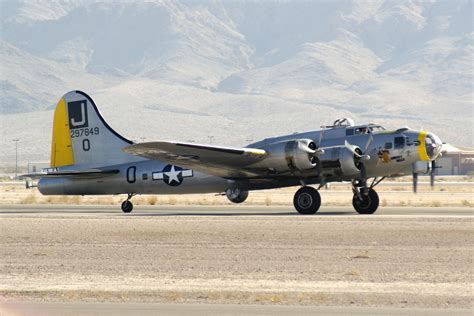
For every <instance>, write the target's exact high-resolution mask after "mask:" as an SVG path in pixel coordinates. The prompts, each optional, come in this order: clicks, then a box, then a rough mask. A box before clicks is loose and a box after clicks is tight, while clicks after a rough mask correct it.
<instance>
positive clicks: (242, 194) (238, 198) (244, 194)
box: [226, 189, 249, 204]
mask: <svg viewBox="0 0 474 316" xmlns="http://www.w3.org/2000/svg"><path fill="white" fill-rule="evenodd" d="M232 193H234V192H233V191H227V192H226V195H227V198H228V199H229V201H231V202H232V203H236V204H239V203H242V202H245V200H247V198H248V196H249V191H241V190H240V189H239V190H238V194H237V195H234V194H232Z"/></svg>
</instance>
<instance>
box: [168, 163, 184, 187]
mask: <svg viewBox="0 0 474 316" xmlns="http://www.w3.org/2000/svg"><path fill="white" fill-rule="evenodd" d="M180 173H181V170H180V171H176V169H175V168H174V165H173V166H171V170H170V171H168V172H165V174H166V175H167V176H168V183H171V182H173V181H175V182H177V183H179V178H178V176H179V174H180Z"/></svg>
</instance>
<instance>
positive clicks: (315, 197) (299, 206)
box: [293, 187, 321, 215]
mask: <svg viewBox="0 0 474 316" xmlns="http://www.w3.org/2000/svg"><path fill="white" fill-rule="evenodd" d="M293 204H294V206H295V208H296V210H297V211H298V213H300V214H304V215H312V214H315V213H316V212H317V211H318V210H319V207H320V206H321V195H319V192H318V190H316V189H315V188H313V187H302V188H301V189H299V190H298V191H296V193H295V197H294V198H293Z"/></svg>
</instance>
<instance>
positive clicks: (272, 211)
mask: <svg viewBox="0 0 474 316" xmlns="http://www.w3.org/2000/svg"><path fill="white" fill-rule="evenodd" d="M21 214H23V215H27V214H29V215H34V214H38V216H51V215H54V214H59V215H61V216H87V215H91V214H97V215H100V216H111V215H112V216H114V215H117V216H217V217H219V216H297V217H300V216H302V215H300V214H298V213H297V212H296V210H295V209H294V208H293V207H291V206H248V205H245V204H243V205H232V206H227V205H224V206H222V205H219V206H214V205H205V206H204V205H198V206H196V205H192V206H188V205H159V206H157V205H153V206H150V205H147V206H144V205H139V206H135V207H134V210H133V212H132V213H130V214H124V213H122V211H121V210H120V205H116V206H114V205H93V206H91V205H46V204H38V205H22V204H12V205H0V216H8V215H11V216H19V215H21ZM385 215H405V216H443V217H446V216H467V217H471V216H474V209H473V208H469V207H380V208H379V209H378V210H377V212H376V213H375V214H373V215H367V216H365V215H359V214H357V212H356V211H355V210H354V209H353V208H352V207H344V206H324V205H323V206H321V209H320V210H319V211H318V213H316V214H315V215H309V216H308V217H312V216H316V217H318V216H362V217H373V216H385ZM303 217H307V216H303Z"/></svg>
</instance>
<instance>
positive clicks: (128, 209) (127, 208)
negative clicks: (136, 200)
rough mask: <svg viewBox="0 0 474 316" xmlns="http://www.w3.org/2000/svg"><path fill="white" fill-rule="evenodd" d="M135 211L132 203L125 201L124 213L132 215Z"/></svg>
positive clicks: (123, 204)
mask: <svg viewBox="0 0 474 316" xmlns="http://www.w3.org/2000/svg"><path fill="white" fill-rule="evenodd" d="M132 210H133V204H132V202H130V201H123V202H122V212H124V213H130V212H131V211H132Z"/></svg>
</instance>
